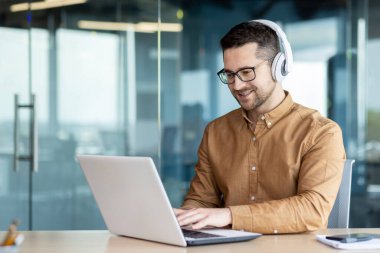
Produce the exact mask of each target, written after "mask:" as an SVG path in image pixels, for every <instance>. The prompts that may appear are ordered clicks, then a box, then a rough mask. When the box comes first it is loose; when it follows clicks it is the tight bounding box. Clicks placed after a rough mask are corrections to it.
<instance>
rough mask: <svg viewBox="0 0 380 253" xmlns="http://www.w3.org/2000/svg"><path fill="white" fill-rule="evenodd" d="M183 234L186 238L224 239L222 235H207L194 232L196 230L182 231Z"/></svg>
mask: <svg viewBox="0 0 380 253" xmlns="http://www.w3.org/2000/svg"><path fill="white" fill-rule="evenodd" d="M182 233H183V235H184V236H185V237H188V238H194V239H198V238H213V237H223V236H221V235H214V234H210V233H205V232H200V231H194V230H187V229H182Z"/></svg>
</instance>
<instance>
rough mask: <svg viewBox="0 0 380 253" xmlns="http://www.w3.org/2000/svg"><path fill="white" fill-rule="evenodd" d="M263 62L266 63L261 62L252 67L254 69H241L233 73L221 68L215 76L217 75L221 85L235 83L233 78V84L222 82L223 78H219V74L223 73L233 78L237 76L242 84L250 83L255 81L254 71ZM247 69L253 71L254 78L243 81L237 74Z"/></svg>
mask: <svg viewBox="0 0 380 253" xmlns="http://www.w3.org/2000/svg"><path fill="white" fill-rule="evenodd" d="M264 62H266V61H262V62H260V63H259V64H257V65H256V66H254V67H246V68H241V69H239V70H238V71H236V72H233V71H226V70H225V69H224V68H223V69H221V70H219V71H218V73H216V74H217V75H218V77H219V79H220V81H221V82H222V83H224V84H233V83H234V82H235V78H234V81H233V82H230V83H229V82H228V81H227V82H224V81H223V78H222V77H221V74H223V73H228V74H232V75H234V76H237V77H238V78H239V79H240V80H241V81H242V82H250V81H253V80H255V78H256V71H255V69H256V68H258V67H259V66H260V65H261V64H262V63H264ZM247 69H250V70H252V71H253V74H254V77H253V78H252V79H249V80H243V79H242V77H241V76H240V75H239V72H241V71H244V70H247Z"/></svg>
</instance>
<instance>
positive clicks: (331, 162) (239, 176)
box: [174, 20, 345, 234]
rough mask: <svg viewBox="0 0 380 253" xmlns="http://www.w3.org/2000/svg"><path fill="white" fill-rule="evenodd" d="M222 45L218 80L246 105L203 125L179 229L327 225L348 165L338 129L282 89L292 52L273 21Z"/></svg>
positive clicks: (241, 28)
mask: <svg viewBox="0 0 380 253" xmlns="http://www.w3.org/2000/svg"><path fill="white" fill-rule="evenodd" d="M280 45H282V48H283V49H284V51H285V52H284V53H282V52H281V47H280ZM221 47H222V50H223V61H224V69H222V70H221V71H219V72H218V76H219V78H220V80H221V81H222V82H223V83H224V85H226V86H228V88H229V89H230V91H231V94H232V95H233V96H234V98H235V99H236V100H237V101H238V103H239V104H240V106H241V108H239V109H237V110H234V111H232V112H230V113H228V114H226V115H224V116H222V117H220V118H218V119H215V120H214V121H212V122H210V123H209V124H208V126H207V127H206V129H205V132H204V135H203V139H202V142H201V144H200V147H199V151H198V163H197V165H196V168H195V170H196V174H195V177H194V178H193V180H192V182H191V185H190V190H189V192H188V194H187V195H186V197H185V201H184V203H183V206H182V207H181V209H175V210H174V211H175V213H176V215H177V219H178V221H179V223H180V225H182V226H190V227H192V228H193V229H201V228H203V227H206V226H214V227H225V226H231V227H232V228H233V229H237V230H246V231H252V232H258V233H266V234H270V233H297V232H304V231H312V230H317V229H321V228H325V227H326V226H327V221H328V217H329V214H330V211H331V209H332V206H333V204H334V201H335V198H336V195H337V192H338V189H339V185H340V182H341V177H342V172H343V164H344V160H345V151H344V147H343V140H342V133H341V130H340V128H339V126H338V125H337V124H336V123H335V122H333V121H332V120H330V119H327V118H325V117H323V116H321V114H320V113H319V112H318V111H316V110H313V109H309V108H306V107H304V106H302V105H300V104H297V103H295V102H293V100H292V97H291V95H290V94H289V92H287V91H285V90H284V89H283V88H282V85H281V81H282V79H283V78H284V77H285V76H286V75H287V73H288V72H289V71H290V69H291V64H292V55H291V49H290V46H289V44H288V42H287V40H286V36H285V34H284V33H283V31H282V30H281V28H280V27H279V26H277V25H276V24H275V23H273V22H271V21H268V20H256V21H251V22H244V23H241V24H238V25H236V26H235V27H233V28H232V29H231V30H230V31H229V32H228V33H227V34H226V35H225V36H224V37H223V38H222V39H221ZM305 85H308V84H307V83H305Z"/></svg>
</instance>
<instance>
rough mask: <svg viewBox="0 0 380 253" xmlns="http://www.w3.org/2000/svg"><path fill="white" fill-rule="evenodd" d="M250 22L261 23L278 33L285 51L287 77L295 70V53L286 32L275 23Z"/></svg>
mask: <svg viewBox="0 0 380 253" xmlns="http://www.w3.org/2000/svg"><path fill="white" fill-rule="evenodd" d="M250 22H258V23H261V24H263V25H266V26H268V27H269V28H271V29H272V30H273V31H275V32H276V34H277V37H278V38H279V39H280V43H281V45H282V48H283V50H284V55H285V66H284V67H285V72H286V73H285V75H287V74H288V73H289V72H290V71H292V68H293V53H292V49H291V47H290V44H289V42H288V40H287V38H286V35H285V33H284V31H283V30H282V29H281V27H280V26H279V25H277V24H276V23H275V22H273V21H270V20H266V19H255V20H251V21H250Z"/></svg>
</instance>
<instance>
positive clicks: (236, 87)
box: [230, 75, 245, 90]
mask: <svg viewBox="0 0 380 253" xmlns="http://www.w3.org/2000/svg"><path fill="white" fill-rule="evenodd" d="M234 78H235V81H234V82H233V83H232V84H230V85H231V87H232V88H233V89H234V90H239V89H241V87H243V86H244V83H245V82H244V81H242V80H240V78H239V77H238V76H237V75H235V76H234Z"/></svg>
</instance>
